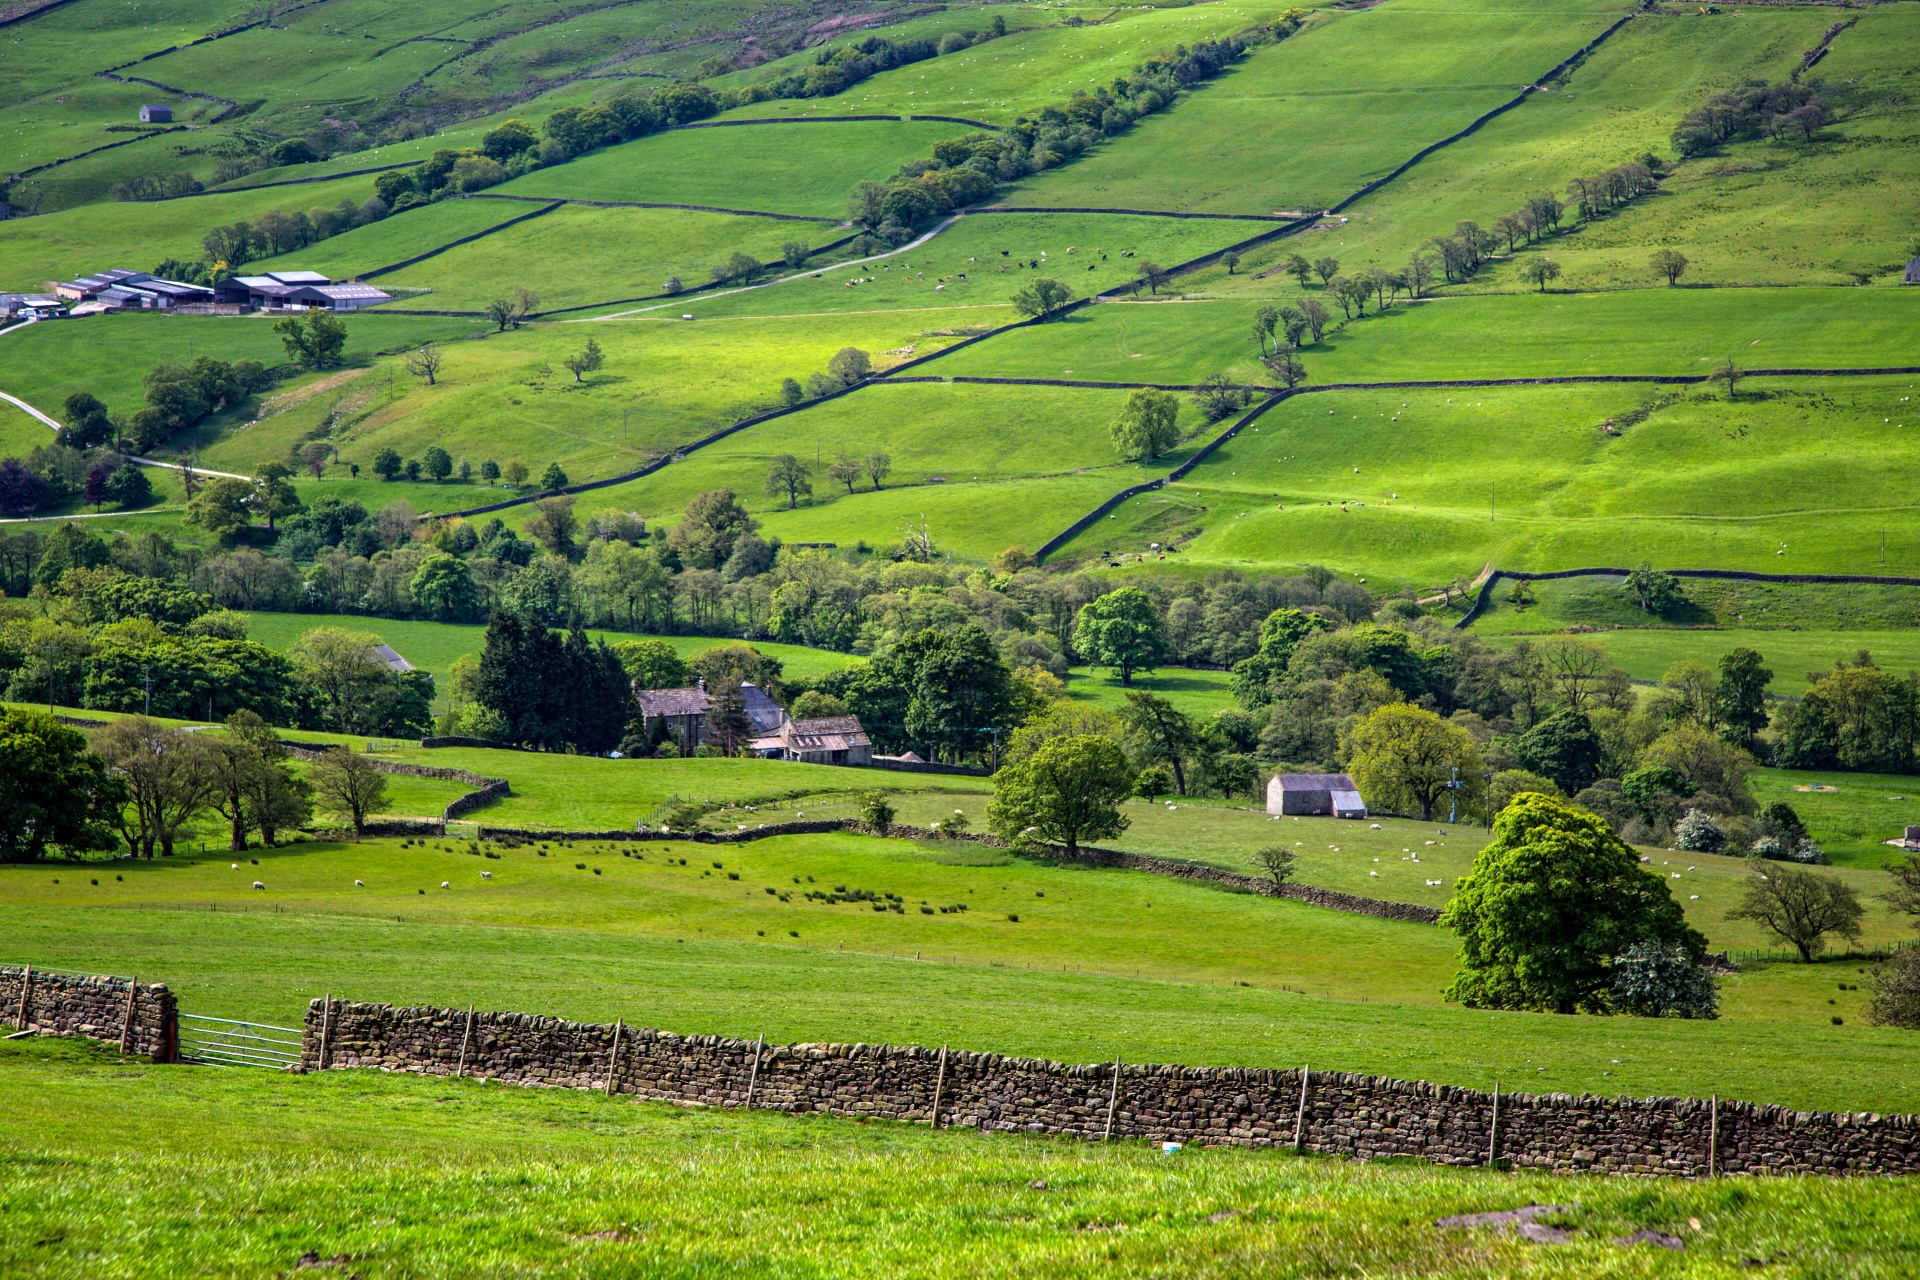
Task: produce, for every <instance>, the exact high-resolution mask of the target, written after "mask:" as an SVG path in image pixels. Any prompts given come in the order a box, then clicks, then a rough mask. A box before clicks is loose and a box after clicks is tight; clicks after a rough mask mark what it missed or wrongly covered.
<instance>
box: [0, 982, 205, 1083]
mask: <svg viewBox="0 0 1920 1280" xmlns="http://www.w3.org/2000/svg"><path fill="white" fill-rule="evenodd" d="M179 1017H180V1010H179V1007H178V1006H177V1005H176V1004H175V1002H174V998H173V992H171V991H169V990H167V988H166V987H164V986H162V985H160V984H157V983H141V982H139V981H138V980H136V979H133V978H111V977H104V976H101V975H98V974H81V973H60V972H48V971H47V970H44V969H35V968H33V967H32V966H31V965H0V1022H4V1023H7V1024H8V1025H10V1026H12V1027H15V1028H16V1029H18V1030H21V1031H38V1032H42V1033H44V1034H49V1035H63V1036H84V1037H86V1038H87V1039H89V1040H98V1041H100V1042H101V1043H103V1044H109V1045H112V1046H114V1047H115V1048H117V1049H119V1050H120V1052H122V1053H125V1054H130V1055H137V1056H141V1057H149V1058H152V1059H153V1060H154V1061H155V1062H172V1061H173V1060H174V1059H175V1058H176V1057H178V1056H179V1048H180V1023H179Z"/></svg>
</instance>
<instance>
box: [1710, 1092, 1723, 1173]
mask: <svg viewBox="0 0 1920 1280" xmlns="http://www.w3.org/2000/svg"><path fill="white" fill-rule="evenodd" d="M1707 1105H1708V1107H1709V1108H1711V1109H1710V1110H1709V1111H1708V1113H1707V1115H1708V1119H1707V1176H1708V1177H1709V1178H1713V1177H1718V1176H1719V1173H1720V1095H1719V1094H1717V1093H1716V1094H1714V1095H1712V1101H1710V1102H1709V1103H1708V1104H1707Z"/></svg>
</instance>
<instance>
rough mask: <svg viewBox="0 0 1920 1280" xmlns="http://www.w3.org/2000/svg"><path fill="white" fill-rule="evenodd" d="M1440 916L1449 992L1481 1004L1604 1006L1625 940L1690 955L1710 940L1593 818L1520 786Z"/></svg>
mask: <svg viewBox="0 0 1920 1280" xmlns="http://www.w3.org/2000/svg"><path fill="white" fill-rule="evenodd" d="M1440 923H1441V924H1443V925H1446V926H1448V927H1450V928H1452V929H1453V930H1454V932H1455V933H1457V934H1458V935H1459V936H1460V941H1461V969H1460V972H1459V973H1458V974H1457V975H1455V977H1454V980H1453V983H1452V984H1451V985H1450V986H1449V987H1448V988H1447V992H1446V998H1447V999H1449V1000H1457V1001H1459V1002H1461V1003H1463V1004H1465V1005H1467V1006H1469V1007H1470V1008H1480V1009H1532V1010H1539V1011H1542V1012H1551V1013H1568V1014H1570V1013H1575V1012H1581V1011H1585V1012H1589V1013H1606V1012H1609V1011H1611V1010H1612V1008H1613V1002H1612V994H1611V992H1612V985H1613V976H1614V975H1613V965H1614V960H1615V957H1617V956H1619V955H1621V954H1622V953H1623V952H1625V951H1627V950H1628V948H1630V947H1632V946H1633V945H1634V944H1636V943H1641V942H1651V943H1655V944H1658V945H1661V946H1665V947H1669V948H1675V947H1677V948H1679V949H1681V950H1682V951H1684V952H1685V954H1686V955H1687V956H1688V957H1689V958H1690V959H1693V960H1696V961H1697V960H1698V959H1699V958H1700V957H1701V956H1703V955H1704V954H1705V953H1706V947H1707V940H1706V939H1705V938H1704V937H1702V936H1701V935H1700V934H1699V932H1697V931H1696V930H1694V929H1692V928H1690V927H1689V926H1688V925H1687V922H1686V916H1685V913H1684V912H1683V911H1682V910H1681V908H1680V904H1679V903H1677V902H1675V901H1674V900H1673V896H1672V894H1671V893H1669V892H1668V890H1667V884H1666V881H1664V880H1661V879H1659V878H1657V877H1655V876H1653V875H1651V874H1649V873H1648V872H1646V871H1643V870H1641V869H1640V859H1639V855H1637V854H1635V853H1634V851H1633V850H1632V849H1630V848H1628V847H1627V846H1626V845H1625V844H1624V843H1622V841H1621V840H1620V838H1619V837H1618V836H1616V835H1614V834H1613V832H1612V831H1611V830H1610V829H1609V828H1608V827H1607V824H1606V823H1605V822H1604V821H1603V820H1602V819H1600V818H1597V817H1595V816H1594V815H1592V814H1590V813H1587V812H1585V811H1584V810H1581V809H1579V808H1576V807H1575V806H1573V805H1571V804H1569V803H1567V802H1566V801H1563V800H1556V799H1553V798H1551V797H1548V796H1544V795H1523V796H1520V797H1519V798H1517V799H1516V800H1514V802H1513V803H1512V804H1510V805H1508V806H1507V808H1506V810H1505V811H1504V812H1502V813H1501V815H1500V816H1499V817H1498V818H1496V819H1494V824H1493V841H1492V843H1490V844H1488V845H1487V846H1486V848H1484V849H1482V850H1481V851H1480V852H1479V854H1478V855H1476V856H1475V858H1474V860H1473V870H1472V871H1471V872H1470V873H1469V874H1468V875H1467V876H1466V878H1465V879H1463V880H1461V881H1460V883H1459V886H1458V887H1457V888H1456V889H1455V890H1454V894H1453V898H1452V900H1451V901H1450V902H1448V904H1447V907H1446V910H1445V912H1444V913H1443V914H1442V916H1441V918H1440Z"/></svg>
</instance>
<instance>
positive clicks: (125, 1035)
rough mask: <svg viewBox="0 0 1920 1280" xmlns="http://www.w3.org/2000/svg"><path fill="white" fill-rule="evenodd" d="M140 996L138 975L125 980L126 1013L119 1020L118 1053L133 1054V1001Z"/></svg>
mask: <svg viewBox="0 0 1920 1280" xmlns="http://www.w3.org/2000/svg"><path fill="white" fill-rule="evenodd" d="M139 994H140V975H139V974H135V975H134V976H133V977H131V978H129V979H127V1012H126V1015H125V1016H124V1017H122V1018H121V1019H120V1052H121V1053H131V1052H133V1046H132V1040H133V999H134V997H135V996H137V995H139Z"/></svg>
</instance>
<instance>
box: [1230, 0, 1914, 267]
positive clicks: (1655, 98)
mask: <svg viewBox="0 0 1920 1280" xmlns="http://www.w3.org/2000/svg"><path fill="white" fill-rule="evenodd" d="M1894 7H1895V8H1899V7H1902V6H1894ZM1905 7H1908V8H1912V7H1914V6H1905ZM1826 25H1827V23H1826V21H1825V20H1824V15H1822V14H1821V13H1818V12H1815V11H1813V10H1808V9H1784V8H1783V9H1768V8H1761V7H1754V6H1749V7H1744V8H1739V9H1732V10H1729V11H1728V12H1726V13H1722V14H1713V15H1707V14H1699V13H1695V12H1694V11H1693V10H1692V9H1691V8H1689V9H1686V10H1684V11H1682V10H1679V9H1677V8H1676V9H1675V10H1674V11H1673V12H1671V13H1657V12H1646V13H1640V14H1637V15H1636V16H1635V17H1634V20H1633V21H1632V22H1630V23H1629V24H1627V26H1626V27H1625V28H1623V29H1622V30H1620V31H1619V32H1617V33H1615V34H1614V35H1613V36H1612V37H1611V38H1610V39H1609V40H1608V41H1607V43H1606V44H1604V45H1602V46H1601V47H1600V48H1599V49H1598V50H1596V51H1595V52H1594V53H1593V54H1592V56H1590V57H1589V58H1588V59H1587V60H1586V61H1585V62H1583V63H1582V64H1581V65H1580V66H1579V67H1578V68H1576V69H1575V70H1574V71H1573V72H1572V73H1571V74H1570V75H1569V76H1568V77H1567V78H1566V79H1565V80H1564V81H1562V82H1560V83H1557V84H1555V85H1553V86H1550V87H1549V88H1548V90H1547V91H1546V92H1541V93H1535V94H1533V95H1531V96H1530V97H1529V98H1528V99H1527V101H1526V102H1525V103H1524V104H1522V105H1521V106H1520V107H1518V108H1516V109H1515V110H1512V111H1509V112H1506V113H1505V114H1503V115H1501V116H1499V117H1497V118H1496V119H1494V120H1492V121H1490V122H1489V123H1488V124H1486V125H1485V126H1484V127H1482V128H1481V129H1480V130H1479V131H1478V132H1476V133H1474V134H1473V135H1472V136H1471V137H1468V138H1463V139H1461V140H1460V141H1459V142H1456V143H1454V144H1452V145H1451V146H1449V147H1446V148H1444V149H1442V150H1440V151H1438V152H1436V153H1435V154H1433V155H1431V156H1428V157H1427V158H1426V159H1424V160H1422V161H1421V162H1420V164H1419V165H1418V166H1416V167H1415V168H1414V169H1412V170H1411V171H1409V172H1408V173H1406V174H1403V175H1402V176H1400V177H1399V178H1397V179H1395V180H1394V182H1393V183H1392V184H1391V185H1390V186H1388V187H1386V188H1385V189H1383V190H1381V191H1379V192H1376V193H1375V194H1373V195H1370V196H1368V197H1367V198H1366V199H1365V200H1362V201H1360V202H1359V203H1358V204H1356V205H1354V206H1353V207H1352V208H1350V209H1348V210H1346V211H1345V213H1346V215H1347V216H1348V217H1349V218H1350V219H1351V221H1349V222H1346V223H1344V224H1342V225H1340V226H1339V227H1337V228H1334V229H1331V230H1326V231H1316V232H1313V233H1311V234H1309V235H1307V236H1303V237H1301V238H1300V243H1298V244H1295V245H1288V246H1277V247H1276V248H1275V249H1274V250H1272V251H1271V252H1270V253H1269V255H1268V256H1269V257H1271V256H1272V254H1274V253H1277V254H1278V255H1279V256H1280V257H1282V258H1284V256H1285V254H1286V253H1288V252H1291V251H1293V250H1294V249H1299V250H1300V252H1303V253H1306V254H1307V255H1308V256H1309V257H1319V256H1321V255H1322V253H1323V252H1324V253H1332V254H1334V255H1335V256H1337V257H1340V258H1343V259H1351V260H1352V261H1353V262H1355V263H1356V264H1364V265H1372V266H1382V267H1386V268H1388V269H1396V268H1398V267H1399V266H1400V265H1401V264H1403V263H1404V262H1405V261H1406V260H1407V258H1408V256H1409V255H1410V254H1412V253H1413V252H1414V251H1415V250H1416V249H1418V248H1420V247H1421V246H1422V245H1423V244H1425V243H1426V241H1427V240H1428V239H1429V238H1430V237H1432V236H1436V235H1441V234H1444V233H1447V232H1450V231H1451V230H1452V229H1453V225H1454V223H1456V222H1458V221H1460V220H1462V219H1471V220H1473V221H1476V222H1478V223H1480V225H1482V226H1491V225H1492V224H1493V222H1494V220H1495V219H1496V218H1498V217H1500V216H1501V215H1502V214H1505V213H1509V212H1511V211H1512V210H1513V209H1516V208H1518V207H1519V206H1520V205H1521V204H1522V203H1524V202H1525V200H1526V199H1527V197H1529V196H1531V195H1534V194H1536V193H1538V192H1541V191H1550V192H1554V193H1555V194H1557V195H1559V196H1560V197H1561V198H1562V199H1566V198H1567V197H1566V188H1567V184H1568V182H1569V181H1570V180H1571V179H1573V178H1575V177H1578V176H1582V175H1587V174H1593V173H1599V172H1602V171H1604V170H1606V169H1609V168H1612V167H1613V166H1614V165H1617V164H1622V163H1624V162H1626V161H1628V160H1632V159H1635V158H1637V157H1638V156H1640V155H1641V154H1643V153H1645V152H1649V151H1651V152H1653V153H1654V154H1656V155H1660V156H1667V157H1671V156H1672V154H1673V144H1672V142H1671V138H1670V135H1671V134H1672V131H1673V126H1674V124H1675V123H1676V122H1677V121H1678V120H1679V119H1680V117H1681V116H1683V115H1685V114H1686V113H1687V112H1688V111H1690V110H1692V109H1693V108H1694V107H1696V106H1698V105H1700V103H1701V102H1703V101H1704V100H1705V99H1706V98H1707V97H1708V96H1710V95H1711V94H1713V93H1715V92H1718V91H1721V90H1725V89H1729V88H1732V87H1734V86H1736V85H1738V84H1739V83H1741V82H1742V81H1743V80H1745V79H1747V78H1749V77H1752V78H1761V79H1772V80H1781V79H1785V78H1786V76H1787V74H1788V72H1789V70H1790V69H1791V68H1792V67H1793V66H1795V65H1797V64H1798V62H1799V58H1800V54H1801V52H1802V51H1803V50H1805V49H1808V48H1811V47H1812V46H1813V45H1814V44H1815V43H1816V42H1817V41H1818V40H1819V38H1820V33H1821V32H1822V31H1823V30H1824V29H1825V27H1826ZM1857 34H1859V33H1858V32H1857V31H1850V32H1848V33H1847V36H1846V37H1844V39H1851V38H1853V37H1854V36H1856V35H1857ZM1541 69H1542V70H1544V69H1545V68H1544V67H1543V68H1541ZM1719 163H1720V161H1719V160H1717V159H1710V160H1707V161H1704V162H1693V163H1690V164H1688V165H1686V166H1684V167H1683V168H1682V170H1681V174H1682V177H1681V178H1679V179H1677V180H1676V181H1674V182H1671V183H1669V184H1668V186H1669V192H1670V193H1671V192H1672V191H1677V190H1679V189H1680V188H1681V187H1682V186H1684V185H1685V184H1686V183H1687V182H1690V181H1691V180H1692V179H1691V178H1690V177H1689V176H1687V175H1690V174H1691V173H1693V172H1694V171H1695V170H1697V169H1701V168H1703V167H1704V168H1705V169H1707V170H1711V169H1713V168H1714V167H1716V166H1717V165H1718V164H1719ZM1805 194H1806V193H1805V192H1804V191H1803V192H1802V193H1801V195H1802V197H1803V198H1804V196H1805ZM1673 199H1674V197H1673V196H1672V195H1671V194H1663V195H1661V196H1657V197H1655V198H1653V199H1651V200H1649V201H1646V202H1644V203H1643V206H1642V207H1641V208H1639V209H1636V210H1634V211H1632V212H1630V213H1627V214H1622V215H1619V216H1617V217H1615V218H1612V219H1609V220H1608V221H1605V222H1603V223H1600V224H1597V225H1594V226H1589V227H1585V228H1582V229H1581V230H1579V231H1578V232H1577V233H1574V234H1572V235H1566V236H1561V237H1557V238H1553V239H1551V240H1550V241H1549V242H1548V243H1547V244H1546V245H1545V246H1544V247H1543V248H1541V249H1539V250H1538V252H1542V253H1546V254H1549V255H1551V256H1552V257H1553V258H1555V259H1556V260H1558V261H1560V262H1562V264H1563V265H1565V266H1567V268H1568V274H1567V275H1566V276H1564V277H1563V278H1562V280H1561V286H1562V287H1568V288H1585V287H1620V286H1626V287H1646V286H1648V285H1651V284H1653V283H1655V277H1654V275H1653V273H1652V272H1651V271H1650V270H1649V269H1648V268H1647V265H1646V255H1647V253H1649V252H1651V251H1652V249H1654V248H1657V247H1660V246H1661V245H1663V244H1666V243H1668V241H1667V239H1666V238H1665V237H1666V235H1668V234H1670V233H1671V231H1672V228H1671V226H1668V227H1666V229H1665V231H1663V232H1662V233H1658V234H1657V235H1656V236H1655V237H1654V239H1653V241H1651V242H1648V243H1646V245H1645V248H1644V249H1643V250H1642V251H1641V252H1640V253H1639V255H1638V257H1637V258H1630V257H1627V256H1625V255H1623V254H1614V255H1611V257H1612V258H1613V259H1614V260H1615V261H1614V269H1613V270H1610V271H1608V272H1606V273H1604V274H1600V275H1593V274H1589V273H1588V270H1587V268H1586V267H1585V266H1584V265H1583V266H1579V267H1576V266H1575V265H1574V262H1575V260H1576V259H1578V260H1580V261H1581V262H1583V263H1584V262H1585V260H1586V255H1584V254H1583V253H1582V252H1581V250H1582V249H1583V247H1584V246H1586V245H1587V244H1589V243H1590V242H1593V241H1604V240H1607V239H1609V238H1611V237H1612V236H1613V235H1614V228H1615V227H1616V226H1617V225H1621V224H1622V223H1623V222H1637V223H1641V224H1643V225H1644V224H1645V223H1647V222H1648V221H1649V220H1652V221H1654V222H1659V223H1666V222H1667V221H1668V215H1667V214H1666V213H1665V212H1664V211H1665V210H1666V209H1667V208H1668V206H1669V205H1671V204H1672V202H1673ZM1769 221H1771V220H1769ZM1733 230H1734V229H1733V228H1732V227H1720V228H1717V229H1716V233H1715V234H1716V235H1718V234H1719V233H1721V232H1731V231H1733ZM1642 234H1643V236H1644V233H1642ZM1753 236H1759V237H1778V236H1779V232H1777V231H1773V230H1772V229H1771V228H1766V229H1763V228H1758V227H1755V228H1749V229H1748V230H1747V231H1746V234H1745V236H1743V237H1742V240H1741V241H1740V242H1739V243H1738V245H1737V247H1736V244H1734V243H1726V244H1723V245H1719V246H1716V245H1715V244H1713V243H1712V241H1713V239H1714V238H1715V237H1714V236H1702V237H1699V243H1696V242H1695V241H1694V239H1693V238H1691V237H1690V238H1689V239H1688V241H1687V243H1686V244H1685V245H1684V246H1683V247H1684V251H1685V252H1686V254H1687V255H1688V257H1689V258H1690V259H1692V260H1694V262H1695V264H1696V265H1695V266H1694V268H1693V269H1692V271H1691V273H1690V274H1689V276H1688V277H1687V279H1689V280H1690V281H1710V282H1718V283H1751V282H1758V281H1767V282H1770V283H1774V282H1780V281H1794V282H1811V281H1820V282H1823V283H1824V282H1828V281H1832V280H1835V279H1837V277H1836V276H1835V275H1834V274H1833V273H1831V272H1830V271H1821V272H1816V273H1808V274H1803V273H1799V272H1797V271H1792V270H1785V271H1783V270H1781V268H1780V264H1779V263H1778V261H1777V260H1776V259H1775V258H1774V256H1773V254H1772V253H1771V252H1765V253H1761V252H1755V251H1754V250H1755V249H1756V248H1757V245H1756V244H1755V243H1754V241H1753V240H1752V239H1750V238H1749V237H1753ZM1787 238H1796V239H1797V238H1798V237H1791V236H1790V237H1787ZM1309 246H1310V247H1309ZM1771 247H1773V245H1772V244H1771V243H1770V244H1769V248H1771ZM1781 247H1784V246H1781ZM1836 247H1837V246H1836V245H1833V244H1829V245H1828V248H1829V249H1833V248H1836ZM1501 251H1502V252H1503V253H1504V252H1505V251H1506V250H1505V246H1504V245H1502V247H1501ZM1524 260H1525V259H1524V256H1522V257H1520V258H1517V259H1515V262H1516V263H1518V262H1521V261H1524ZM1260 265H1261V266H1266V265H1268V263H1267V262H1266V261H1264V260H1263V261H1262V262H1261V264H1260ZM1285 279H1286V277H1283V276H1275V277H1272V278H1271V279H1270V280H1269V281H1268V282H1267V283H1268V284H1269V285H1274V284H1279V283H1281V282H1282V281H1283V280H1285ZM1243 287H1246V286H1243ZM1469 287H1473V288H1502V289H1516V288H1526V287H1527V286H1526V285H1525V284H1524V283H1522V282H1520V281H1519V279H1518V276H1517V274H1516V273H1515V270H1514V269H1513V268H1511V267H1500V268H1496V269H1494V270H1491V271H1486V272H1483V273H1482V274H1481V276H1480V277H1479V278H1478V280H1477V281H1476V282H1475V284H1474V285H1473V286H1469Z"/></svg>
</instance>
